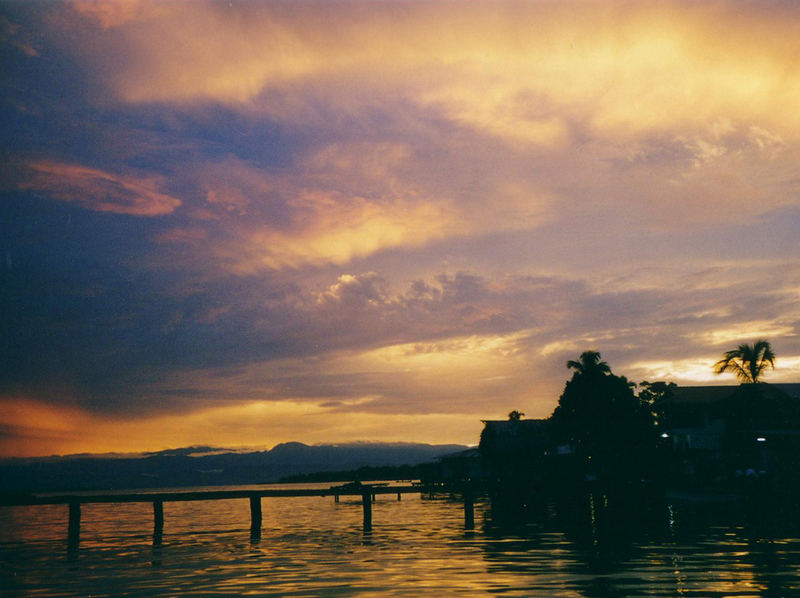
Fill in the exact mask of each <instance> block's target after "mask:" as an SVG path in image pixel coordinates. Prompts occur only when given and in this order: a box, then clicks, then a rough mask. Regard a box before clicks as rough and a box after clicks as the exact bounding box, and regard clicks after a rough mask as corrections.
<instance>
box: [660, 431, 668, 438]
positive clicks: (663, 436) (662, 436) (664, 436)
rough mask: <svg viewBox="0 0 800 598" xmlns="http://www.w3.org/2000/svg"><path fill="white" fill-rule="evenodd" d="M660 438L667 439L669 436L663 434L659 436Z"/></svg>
mask: <svg viewBox="0 0 800 598" xmlns="http://www.w3.org/2000/svg"><path fill="white" fill-rule="evenodd" d="M661 438H669V434H667V433H666V432H664V433H663V434H662V435H661Z"/></svg>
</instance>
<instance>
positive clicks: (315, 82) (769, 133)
mask: <svg viewBox="0 0 800 598" xmlns="http://www.w3.org/2000/svg"><path fill="white" fill-rule="evenodd" d="M0 64H2V75H0V85H2V91H1V92H0V100H2V112H0V118H1V119H2V122H0V130H2V135H0V143H2V161H1V162H0V173H1V174H0V194H1V196H0V272H1V273H2V274H0V314H2V315H0V318H1V320H0V321H2V342H1V343H0V351H2V363H1V364H0V455H5V456H32V455H48V454H68V453H78V452H109V451H120V452H127V451H146V450H158V449H164V448H170V447H178V446H188V445H193V444H210V445H216V446H230V447H239V446H247V447H258V448H264V447H271V446H273V445H274V444H276V443H279V442H284V441H288V440H297V441H301V442H306V443H317V442H349V441H357V440H382V441H399V440H405V441H421V442H435V443H445V442H460V443H465V444H470V443H476V442H477V441H478V435H479V433H480V429H481V427H482V425H481V422H480V420H481V419H492V418H504V417H505V416H506V414H507V413H508V412H509V411H511V410H512V409H518V410H520V411H523V412H525V413H526V414H527V416H528V417H546V416H548V415H549V414H550V413H551V412H552V410H553V408H554V406H555V405H556V403H557V400H558V396H559V395H560V393H561V391H562V389H563V386H564V382H565V381H566V379H567V378H568V376H569V371H568V370H567V369H566V367H565V363H566V361H567V360H568V359H575V358H577V356H578V355H579V354H580V353H581V352H582V351H584V350H587V349H595V350H598V351H600V352H601V353H602V356H603V359H604V360H606V361H608V362H609V364H610V365H611V367H612V369H613V370H614V372H615V373H617V374H623V375H626V376H627V377H628V378H629V379H631V380H633V381H636V382H640V381H642V380H650V381H653V380H671V381H674V382H677V383H679V384H733V383H735V380H734V379H733V377H732V376H729V375H725V376H715V375H714V374H713V372H712V368H711V365H712V364H713V363H714V362H715V361H716V360H717V359H719V357H720V356H721V354H722V353H723V352H724V351H726V350H728V349H730V348H733V347H734V346H736V345H737V344H739V343H742V342H753V341H755V340H757V339H758V338H766V339H768V340H770V341H771V343H772V346H773V349H774V350H775V353H776V355H777V361H776V368H775V370H774V371H772V372H770V373H769V374H768V375H767V376H766V378H765V379H766V380H767V381H775V382H778V381H782V382H799V381H800V375H798V369H799V368H800V339H799V338H798V331H800V301H798V297H799V293H800V6H799V5H798V4H796V3H794V2H763V1H758V2H755V1H753V2H748V1H737V2H683V3H682V2H652V1H641V2H634V1H631V2H599V1H597V2H591V1H590V2H585V1H583V2H569V1H567V2H554V1H541V2H534V1H502V0H500V1H482V2H478V1H470V0H467V1H455V0H450V1H436V0H434V1H411V0H407V1H406V0H400V1H392V0H369V1H367V0H364V1H348V0H330V1H322V0H319V1H317V0H299V1H289V0H286V1H282V2H277V1H276V2H256V1H247V2H242V1H238V0H231V1H224V2H202V1H195V2H189V1H183V2H161V1H160V2H155V1H152V2H151V1H126V2H106V1H105V0H85V1H75V2H51V1H47V2H45V1H41V2H2V3H0Z"/></svg>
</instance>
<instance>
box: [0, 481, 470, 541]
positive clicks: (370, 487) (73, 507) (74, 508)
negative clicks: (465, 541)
mask: <svg viewBox="0 0 800 598" xmlns="http://www.w3.org/2000/svg"><path fill="white" fill-rule="evenodd" d="M433 491H434V490H433V489H431V488H427V487H425V486H421V485H416V484H414V485H405V486H389V485H382V484H358V483H355V484H353V483H351V484H344V485H341V486H331V487H330V488H291V489H287V488H266V489H259V490H186V491H181V490H176V491H170V492H163V491H162V492H157V491H152V492H151V491H142V492H130V493H118V494H117V493H104V494H101V493H88V492H87V493H72V494H52V495H42V494H40V495H37V494H10V495H9V494H7V495H0V506H35V505H67V506H68V508H69V524H68V530H67V542H68V547H69V549H70V550H76V549H77V547H78V545H79V543H80V529H81V505H83V504H95V503H132V502H138V503H147V502H149V503H152V505H153V545H154V546H157V545H160V544H161V540H162V537H163V532H164V503H165V502H185V501H198V500H230V499H247V500H248V501H249V502H250V538H251V540H253V541H256V540H259V539H260V537H261V501H262V499H264V498H279V497H281V498H299V497H309V496H318V497H333V498H334V500H335V501H336V502H339V497H340V496H360V497H361V505H362V511H363V530H364V531H365V532H369V531H371V530H372V504H373V503H374V502H375V499H376V496H377V495H379V494H381V495H383V494H390V495H391V494H394V495H397V500H401V498H402V495H403V494H409V493H418V494H419V493H422V494H424V493H426V492H427V493H429V494H432V492H433ZM435 491H438V492H448V493H450V494H457V495H460V496H461V498H462V499H463V503H464V527H465V529H467V530H472V529H474V527H475V519H474V506H473V503H474V500H473V492H472V490H471V488H470V487H469V486H460V487H458V488H455V487H444V486H437V487H436V489H435Z"/></svg>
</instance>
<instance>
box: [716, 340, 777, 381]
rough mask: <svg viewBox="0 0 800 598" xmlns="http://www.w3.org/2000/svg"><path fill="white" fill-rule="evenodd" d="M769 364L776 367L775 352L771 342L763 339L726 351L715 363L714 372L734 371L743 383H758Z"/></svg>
mask: <svg viewBox="0 0 800 598" xmlns="http://www.w3.org/2000/svg"><path fill="white" fill-rule="evenodd" d="M767 366H769V367H771V368H775V353H773V351H772V347H771V346H770V344H769V342H768V341H765V340H763V339H762V340H758V341H756V342H755V343H753V344H752V345H748V344H747V343H745V344H742V345H739V346H738V347H736V348H735V349H732V350H731V351H726V352H725V355H724V356H723V358H722V359H720V360H719V361H718V362H717V363H715V364H714V373H715V374H722V373H723V372H732V373H733V374H735V375H736V378H737V379H738V380H739V381H740V382H742V383H743V384H756V383H757V382H758V381H759V380H758V379H759V378H760V377H761V374H762V372H763V371H764V370H765V369H766V367H767Z"/></svg>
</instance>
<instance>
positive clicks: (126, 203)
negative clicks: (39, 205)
mask: <svg viewBox="0 0 800 598" xmlns="http://www.w3.org/2000/svg"><path fill="white" fill-rule="evenodd" d="M28 167H29V169H30V170H31V171H32V173H31V175H30V176H29V177H28V178H27V179H25V180H24V181H23V182H22V183H21V184H20V185H19V186H20V187H21V188H23V189H31V190H34V191H37V192H40V193H43V194H45V195H48V196H50V197H52V198H53V199H57V200H59V201H67V202H74V203H77V204H80V205H81V206H82V207H84V208H86V209H88V210H94V211H97V212H112V213H114V214H129V215H132V216H164V215H166V214H171V213H172V212H174V211H175V209H176V208H177V207H178V206H180V205H181V200H180V199H178V198H176V197H172V196H171V195H167V194H165V193H161V192H160V191H158V187H159V185H160V183H161V179H160V177H155V176H148V177H134V176H128V175H117V174H113V173H110V172H106V171H103V170H98V169H95V168H88V167H86V166H80V165H78V164H66V163H61V162H52V161H47V160H42V161H38V162H30V163H28Z"/></svg>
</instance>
